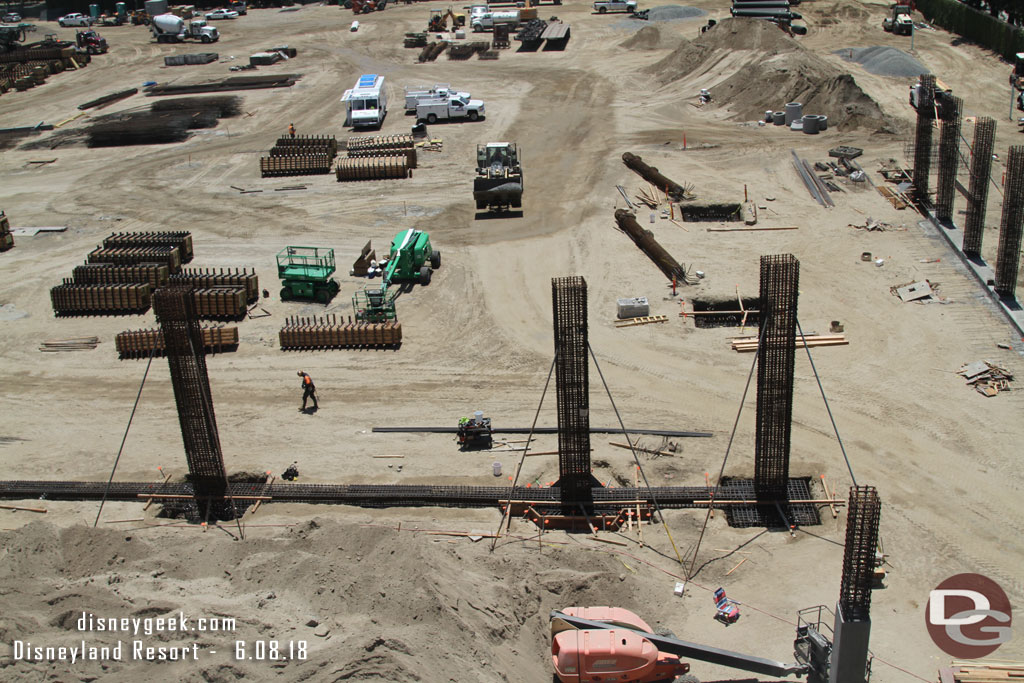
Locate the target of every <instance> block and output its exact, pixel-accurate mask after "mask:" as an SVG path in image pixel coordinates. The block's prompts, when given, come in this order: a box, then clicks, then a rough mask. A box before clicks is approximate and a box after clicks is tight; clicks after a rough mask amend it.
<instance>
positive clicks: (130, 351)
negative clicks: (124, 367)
mask: <svg viewBox="0 0 1024 683" xmlns="http://www.w3.org/2000/svg"><path fill="white" fill-rule="evenodd" d="M202 334H203V349H204V350H205V351H206V352H207V353H223V352H224V351H234V350H235V349H236V348H237V347H238V328H237V327H235V326H233V325H232V326H230V327H225V326H219V327H207V326H204V327H203V328H202ZM114 344H115V346H116V347H117V353H118V354H119V355H120V357H121V358H148V357H149V354H150V352H152V353H153V354H154V355H157V356H162V355H163V354H164V352H165V350H166V347H165V345H164V335H163V331H162V330H160V329H154V330H125V331H124V332H119V333H118V334H117V336H116V337H114Z"/></svg>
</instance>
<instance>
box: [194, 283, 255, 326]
mask: <svg viewBox="0 0 1024 683" xmlns="http://www.w3.org/2000/svg"><path fill="white" fill-rule="evenodd" d="M192 298H193V301H194V302H195V305H196V317H197V318H241V317H243V316H244V315H245V314H246V312H247V311H248V310H249V309H248V306H246V300H245V287H204V288H202V289H193V290H192Z"/></svg>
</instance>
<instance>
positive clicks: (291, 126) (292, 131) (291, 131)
mask: <svg viewBox="0 0 1024 683" xmlns="http://www.w3.org/2000/svg"><path fill="white" fill-rule="evenodd" d="M288 135H290V136H292V137H293V138H294V137H295V124H294V123H289V124H288Z"/></svg>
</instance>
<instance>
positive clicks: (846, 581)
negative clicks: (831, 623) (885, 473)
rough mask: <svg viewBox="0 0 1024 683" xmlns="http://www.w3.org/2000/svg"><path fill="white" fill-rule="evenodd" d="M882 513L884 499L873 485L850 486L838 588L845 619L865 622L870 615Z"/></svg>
mask: <svg viewBox="0 0 1024 683" xmlns="http://www.w3.org/2000/svg"><path fill="white" fill-rule="evenodd" d="M881 512H882V501H881V500H880V499H879V498H878V491H877V490H876V489H875V487H874V486H851V487H850V502H849V505H848V507H847V511H846V545H845V549H844V550H843V579H842V584H841V587H840V589H839V607H840V609H841V610H842V612H843V618H844V619H845V620H846V621H864V620H867V619H868V618H869V616H870V611H871V587H872V585H873V583H874V571H875V550H876V549H877V547H878V521H879V518H880V516H881Z"/></svg>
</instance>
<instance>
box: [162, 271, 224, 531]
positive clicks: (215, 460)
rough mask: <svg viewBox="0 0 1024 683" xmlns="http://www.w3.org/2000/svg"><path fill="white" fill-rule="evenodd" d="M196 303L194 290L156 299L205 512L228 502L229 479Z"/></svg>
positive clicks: (173, 290)
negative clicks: (224, 501) (214, 502)
mask: <svg viewBox="0 0 1024 683" xmlns="http://www.w3.org/2000/svg"><path fill="white" fill-rule="evenodd" d="M194 301H195V300H194V299H193V297H192V288H191V287H162V288H160V289H158V290H157V291H156V292H155V293H154V295H153V311H154V313H156V317H157V320H159V322H160V327H161V329H162V331H163V335H164V344H165V348H166V353H167V364H168V365H169V366H170V370H171V384H172V385H173V387H174V401H175V403H177V406H178V420H179V422H180V423H181V439H182V441H183V442H184V445H185V459H186V460H187V461H188V469H189V474H190V481H191V482H192V485H193V488H194V491H195V495H196V498H197V499H199V501H200V504H201V507H203V508H205V507H206V506H207V504H209V503H211V502H212V501H218V500H221V501H222V500H223V498H224V492H225V490H226V489H227V474H226V473H225V470H224V458H223V456H222V455H221V450H220V436H219V435H218V433H217V418H216V416H215V415H214V413H213V397H212V395H211V394H210V379H209V376H208V375H207V372H206V358H205V356H204V351H203V337H202V332H201V331H200V329H199V322H198V320H197V319H196V312H195V303H194ZM208 511H209V510H206V511H205V512H208ZM205 512H204V514H205ZM215 514H216V513H215Z"/></svg>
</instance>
